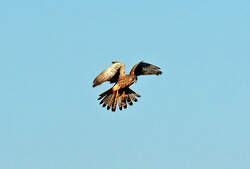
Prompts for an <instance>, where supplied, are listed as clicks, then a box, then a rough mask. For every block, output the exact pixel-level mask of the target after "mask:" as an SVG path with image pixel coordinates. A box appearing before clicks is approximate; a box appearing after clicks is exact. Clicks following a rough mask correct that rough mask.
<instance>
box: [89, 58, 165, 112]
mask: <svg viewBox="0 0 250 169" xmlns="http://www.w3.org/2000/svg"><path fill="white" fill-rule="evenodd" d="M152 74H155V75H160V74H162V72H161V71H160V68H159V67H157V66H155V65H152V64H149V63H145V62H140V63H138V64H136V65H135V66H134V67H133V68H132V69H131V71H130V73H129V74H125V65H124V64H123V63H121V62H112V65H111V66H110V67H108V68H107V69H105V70H104V71H103V72H101V73H100V74H99V75H98V76H97V77H96V78H95V80H94V81H93V87H95V86H98V85H100V84H102V83H103V82H105V81H109V82H110V83H115V85H114V86H113V87H112V88H110V89H109V90H107V91H105V92H103V93H102V94H100V95H99V98H98V100H101V99H102V100H101V102H100V104H102V105H103V107H105V106H106V105H107V109H108V110H109V109H110V108H112V111H115V110H116V106H117V103H118V106H119V109H120V110H122V108H124V109H126V108H127V103H128V104H129V105H133V102H132V101H134V102H137V98H136V97H140V95H139V94H137V93H136V92H134V91H133V90H131V89H130V88H129V87H130V86H131V85H132V84H133V83H135V82H136V81H137V76H140V75H152Z"/></svg>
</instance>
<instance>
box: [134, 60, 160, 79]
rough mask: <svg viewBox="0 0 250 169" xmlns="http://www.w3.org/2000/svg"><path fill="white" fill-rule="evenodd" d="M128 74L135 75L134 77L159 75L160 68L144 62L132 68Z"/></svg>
mask: <svg viewBox="0 0 250 169" xmlns="http://www.w3.org/2000/svg"><path fill="white" fill-rule="evenodd" d="M130 74H135V75H136V76H140V75H153V74H155V75H160V74H162V72H161V71H160V68H159V67H157V66H155V65H152V64H150V63H146V62H140V63H138V64H136V65H135V66H134V67H133V68H132V70H131V72H130Z"/></svg>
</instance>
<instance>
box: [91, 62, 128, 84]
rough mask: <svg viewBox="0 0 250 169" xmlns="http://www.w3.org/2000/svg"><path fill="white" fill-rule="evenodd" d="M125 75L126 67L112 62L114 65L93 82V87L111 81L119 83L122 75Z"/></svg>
mask: <svg viewBox="0 0 250 169" xmlns="http://www.w3.org/2000/svg"><path fill="white" fill-rule="evenodd" d="M124 74H125V65H124V64H123V63H121V62H112V65H111V66H110V67H108V68H107V69H105V70H104V71H103V72H102V73H100V74H99V75H98V76H97V77H96V78H95V80H94V81H93V87H95V86H97V85H100V84H102V83H103V82H106V81H110V83H115V82H117V81H118V79H119V77H120V75H124Z"/></svg>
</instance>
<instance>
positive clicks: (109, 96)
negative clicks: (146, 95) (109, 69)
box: [98, 88, 141, 111]
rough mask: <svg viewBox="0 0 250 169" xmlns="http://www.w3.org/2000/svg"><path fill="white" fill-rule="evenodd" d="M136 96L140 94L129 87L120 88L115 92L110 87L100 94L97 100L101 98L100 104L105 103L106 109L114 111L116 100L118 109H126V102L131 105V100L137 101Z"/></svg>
mask: <svg viewBox="0 0 250 169" xmlns="http://www.w3.org/2000/svg"><path fill="white" fill-rule="evenodd" d="M136 97H141V96H140V95H139V94H137V93H136V92H134V91H133V90H131V89H130V88H124V89H120V90H119V91H117V92H114V91H113V90H112V88H111V89H109V90H107V91H105V92H103V93H102V94H100V95H99V98H98V100H101V102H100V104H102V106H103V107H105V106H106V105H107V110H109V109H110V108H112V111H115V110H116V105H117V102H118V106H119V109H120V110H122V108H124V109H126V108H127V103H128V104H129V105H131V106H132V105H133V102H132V101H134V102H137V98H136Z"/></svg>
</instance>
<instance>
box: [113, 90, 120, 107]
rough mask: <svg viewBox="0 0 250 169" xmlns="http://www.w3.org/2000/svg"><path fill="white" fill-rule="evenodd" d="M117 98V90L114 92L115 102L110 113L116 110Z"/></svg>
mask: <svg viewBox="0 0 250 169" xmlns="http://www.w3.org/2000/svg"><path fill="white" fill-rule="evenodd" d="M118 96H119V90H117V91H115V101H114V104H113V107H112V111H115V109H116V105H117V98H118Z"/></svg>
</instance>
